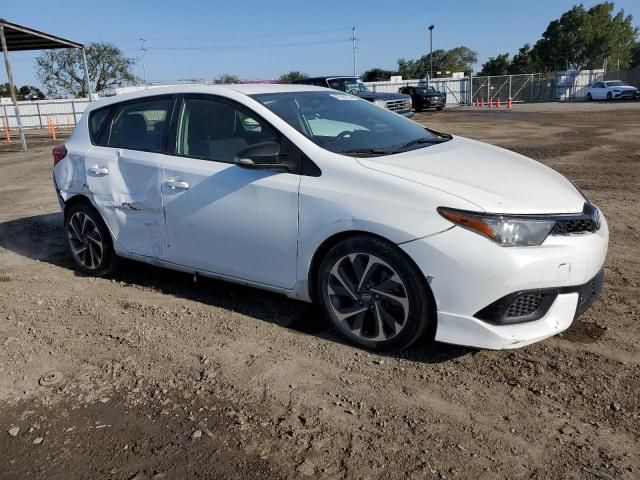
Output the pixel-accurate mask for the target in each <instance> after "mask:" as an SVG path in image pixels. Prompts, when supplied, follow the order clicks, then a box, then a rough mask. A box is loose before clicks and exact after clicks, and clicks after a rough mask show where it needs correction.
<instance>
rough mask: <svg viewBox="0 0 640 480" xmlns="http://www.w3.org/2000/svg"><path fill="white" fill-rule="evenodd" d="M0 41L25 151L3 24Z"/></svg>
mask: <svg viewBox="0 0 640 480" xmlns="http://www.w3.org/2000/svg"><path fill="white" fill-rule="evenodd" d="M0 41H1V42H2V53H3V54H4V65H5V67H6V68H7V78H8V79H9V89H10V90H11V100H12V101H13V108H14V109H15V112H16V123H17V124H18V131H19V132H20V144H21V145H22V150H23V151H24V152H26V151H27V140H26V139H25V138H24V130H23V129H22V120H20V110H19V109H18V99H17V98H16V88H15V85H14V84H13V71H12V70H11V64H10V63H9V52H8V51H7V39H6V38H5V36H4V25H0Z"/></svg>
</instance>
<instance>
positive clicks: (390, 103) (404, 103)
mask: <svg viewBox="0 0 640 480" xmlns="http://www.w3.org/2000/svg"><path fill="white" fill-rule="evenodd" d="M387 108H388V109H389V110H391V111H392V112H406V111H408V110H411V99H410V98H406V99H405V98H402V99H400V100H387Z"/></svg>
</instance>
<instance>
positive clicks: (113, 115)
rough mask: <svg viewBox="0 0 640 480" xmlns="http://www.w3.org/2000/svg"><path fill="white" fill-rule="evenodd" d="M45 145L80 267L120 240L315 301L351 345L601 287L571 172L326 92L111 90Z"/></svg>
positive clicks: (559, 312)
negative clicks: (50, 148)
mask: <svg viewBox="0 0 640 480" xmlns="http://www.w3.org/2000/svg"><path fill="white" fill-rule="evenodd" d="M53 155H54V165H55V166H54V180H55V187H56V190H57V192H58V197H59V199H60V203H61V206H62V208H63V210H64V217H65V232H66V236H67V238H68V242H69V247H70V250H71V254H72V256H73V258H74V260H75V262H76V264H77V267H78V268H79V269H80V270H82V271H83V272H85V273H88V274H93V275H98V276H100V275H106V274H108V273H109V272H111V271H112V270H113V269H114V268H115V266H116V261H117V258H118V257H128V258H132V259H136V260H139V261H143V262H148V263H152V264H155V265H161V266H164V267H168V268H172V269H176V270H181V271H186V272H195V273H198V274H201V275H206V276H210V277H215V278H219V279H224V280H228V281H232V282H238V283H242V284H246V285H252V286H255V287H258V288H264V289H268V290H272V291H275V292H280V293H283V294H285V295H288V296H290V297H292V298H297V299H300V300H304V301H314V302H317V303H319V304H321V305H322V306H323V308H324V309H325V311H326V314H327V318H328V320H329V322H330V323H331V324H332V325H333V326H334V327H335V328H336V330H337V331H338V332H340V333H341V334H342V335H343V336H344V337H346V338H347V339H348V340H350V341H352V342H354V343H357V344H359V345H362V346H365V347H367V348H372V349H379V350H396V349H401V348H404V347H407V346H408V345H410V344H411V343H413V342H415V341H416V340H418V339H419V338H421V337H424V336H428V337H431V338H435V339H436V340H440V341H443V342H448V343H455V344H462V345H470V346H475V347H483V348H494V349H501V348H513V347H518V346H522V345H526V344H529V343H532V342H535V341H538V340H541V339H543V338H546V337H549V336H551V335H554V334H556V333H558V332H561V331H563V330H565V329H566V328H568V327H569V325H570V324H571V322H572V321H573V320H574V318H575V317H576V316H578V315H579V314H581V313H582V312H583V311H584V310H585V309H586V308H587V307H588V306H589V305H590V304H591V303H592V302H593V300H594V299H595V298H596V296H597V295H598V293H599V292H600V290H601V287H602V281H603V263H604V260H605V255H606V253H607V244H608V229H607V224H606V221H605V219H604V217H603V216H602V214H601V213H600V211H599V210H598V208H597V207H595V206H594V205H593V204H592V203H591V202H589V200H587V199H586V198H585V197H584V195H583V194H582V193H581V192H580V191H579V190H578V188H577V187H576V186H574V185H573V184H572V183H571V182H570V181H569V180H567V179H566V178H564V177H563V176H562V175H560V174H559V173H557V172H555V171H554V170H552V169H550V168H548V167H546V166H544V165H542V164H540V163H538V162H535V161H533V160H531V159H529V158H526V157H523V156H522V155H518V154H516V153H513V152H510V151H507V150H503V149H501V148H498V147H494V146H491V145H487V144H484V143H480V142H476V141H473V140H469V139H466V138H462V137H457V136H452V135H448V134H444V133H438V132H435V131H432V130H429V129H425V128H424V127H422V126H420V125H419V124H417V123H415V122H413V121H411V120H407V119H406V118H403V117H402V116H400V115H397V114H395V113H392V112H389V111H387V110H384V109H381V108H378V107H376V106H375V105H373V104H371V103H370V102H367V101H366V100H361V99H359V98H357V97H355V96H351V95H348V94H345V93H342V92H336V91H333V90H328V89H324V88H319V87H313V86H305V85H232V86H204V85H203V86H177V87H167V88H160V89H153V90H146V91H143V92H137V93H134V94H129V95H124V96H118V97H112V98H109V99H106V100H102V101H99V102H96V103H93V104H91V105H90V106H89V108H88V109H87V111H86V112H85V114H84V115H83V117H82V120H81V122H80V123H79V124H78V126H77V127H76V129H75V130H74V132H73V134H72V135H71V137H70V138H69V139H68V141H67V142H66V144H65V145H64V146H60V147H56V148H55V149H54V152H53ZM247 301H248V302H250V301H251V299H249V298H247Z"/></svg>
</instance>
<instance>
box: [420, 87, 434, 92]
mask: <svg viewBox="0 0 640 480" xmlns="http://www.w3.org/2000/svg"><path fill="white" fill-rule="evenodd" d="M415 88H416V91H417V92H420V93H436V89H435V88H433V87H415Z"/></svg>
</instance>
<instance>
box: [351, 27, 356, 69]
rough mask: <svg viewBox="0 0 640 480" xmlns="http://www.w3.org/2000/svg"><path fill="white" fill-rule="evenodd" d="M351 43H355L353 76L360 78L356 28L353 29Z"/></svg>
mask: <svg viewBox="0 0 640 480" xmlns="http://www.w3.org/2000/svg"><path fill="white" fill-rule="evenodd" d="M351 41H352V43H353V76H354V77H357V76H358V45H357V44H356V27H353V28H352V29H351Z"/></svg>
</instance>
